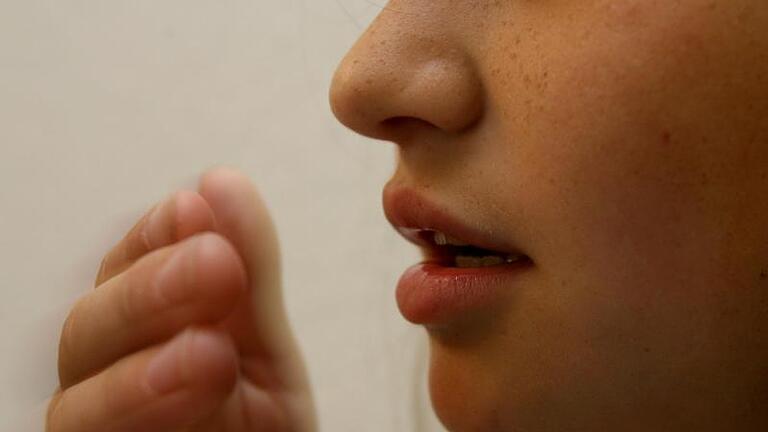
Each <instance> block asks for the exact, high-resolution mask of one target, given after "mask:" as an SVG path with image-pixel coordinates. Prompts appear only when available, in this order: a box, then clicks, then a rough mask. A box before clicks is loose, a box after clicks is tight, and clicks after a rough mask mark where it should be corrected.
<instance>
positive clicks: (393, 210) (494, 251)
mask: <svg viewBox="0 0 768 432" xmlns="http://www.w3.org/2000/svg"><path fill="white" fill-rule="evenodd" d="M384 212H385V214H386V217H387V220H389V222H390V224H392V226H393V227H394V228H395V229H396V230H397V232H398V233H400V235H402V236H403V237H404V238H405V239H407V240H408V241H410V242H411V243H413V244H415V245H416V246H418V247H419V248H420V249H421V252H422V255H423V257H424V261H422V262H421V263H418V264H416V265H414V266H412V267H410V268H408V269H407V270H406V271H405V273H403V275H402V276H401V277H400V280H399V281H398V285H397V290H396V297H397V303H398V307H399V308H400V312H401V313H402V314H403V316H404V317H405V318H406V319H407V320H408V321H410V322H412V323H414V324H423V325H425V326H426V327H427V328H428V329H432V330H434V329H437V328H445V326H446V325H449V324H451V323H454V324H456V323H460V322H465V323H466V322H467V321H466V320H465V319H464V318H467V317H470V316H484V317H489V316H494V314H495V313H494V312H493V310H494V309H495V308H499V307H501V306H503V305H504V304H505V302H506V301H505V299H506V298H507V296H508V295H509V293H510V292H511V291H512V290H514V289H516V288H522V286H523V285H524V284H526V283H527V282H525V280H526V278H525V276H526V275H527V274H528V273H529V270H530V269H531V268H532V267H533V260H532V259H531V258H530V257H529V256H528V255H526V254H525V253H523V252H522V251H521V250H520V249H519V248H518V247H517V246H516V245H514V244H512V243H511V242H509V241H508V240H506V239H504V238H503V237H502V236H499V235H495V234H494V232H495V231H494V230H493V229H491V228H488V227H482V228H478V227H475V228H473V227H471V225H470V224H467V223H464V222H463V221H461V220H460V219H459V218H457V217H455V216H453V215H452V214H451V213H449V212H448V211H446V210H444V209H442V208H440V207H438V206H436V205H434V204H432V203H430V202H429V201H427V200H426V199H425V198H423V197H422V196H421V195H419V194H417V193H416V192H415V191H413V190H411V189H406V188H402V187H395V186H387V187H386V188H385V189H384ZM478 312H479V313H480V315H477V313H478Z"/></svg>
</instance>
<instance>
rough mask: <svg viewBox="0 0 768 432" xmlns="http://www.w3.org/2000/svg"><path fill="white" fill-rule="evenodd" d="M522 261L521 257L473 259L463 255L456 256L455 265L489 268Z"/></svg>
mask: <svg viewBox="0 0 768 432" xmlns="http://www.w3.org/2000/svg"><path fill="white" fill-rule="evenodd" d="M521 259H523V257H522V256H508V257H500V256H497V255H491V256H484V257H474V256H465V255H456V258H455V265H456V267H461V268H466V267H490V266H495V265H500V264H505V263H513V262H515V261H520V260H521Z"/></svg>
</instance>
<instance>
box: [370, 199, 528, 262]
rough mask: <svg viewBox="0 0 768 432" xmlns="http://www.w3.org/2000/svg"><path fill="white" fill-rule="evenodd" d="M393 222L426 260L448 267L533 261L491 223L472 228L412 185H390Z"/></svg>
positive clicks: (387, 211)
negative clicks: (422, 194) (426, 197)
mask: <svg viewBox="0 0 768 432" xmlns="http://www.w3.org/2000/svg"><path fill="white" fill-rule="evenodd" d="M383 202H384V213H385V216H386V217H387V220H388V221H389V223H390V224H391V225H392V226H393V227H394V228H395V230H396V231H397V232H398V233H399V234H400V235H401V236H403V237H404V238H405V239H406V240H408V241H409V242H411V243H413V244H414V245H416V246H418V247H419V249H421V252H422V256H423V257H424V260H425V261H424V262H426V263H432V264H438V265H441V266H445V267H457V268H470V267H493V266H503V265H509V264H515V263H519V262H520V261H531V258H530V257H529V256H527V255H526V254H525V253H523V252H522V251H521V250H520V248H519V247H518V246H517V245H515V244H512V243H511V242H509V241H506V240H504V239H503V238H502V237H501V236H499V235H495V234H494V231H495V230H493V229H492V228H490V227H478V228H471V227H470V224H467V223H464V222H462V221H460V220H459V219H458V218H456V217H454V216H453V215H451V214H450V213H449V212H448V211H446V210H443V209H441V208H439V207H437V206H435V205H433V204H432V203H430V202H429V201H427V200H426V199H425V198H423V197H422V196H421V195H419V194H417V193H416V192H414V191H413V190H411V189H405V188H398V187H393V186H388V187H386V188H385V189H384V195H383Z"/></svg>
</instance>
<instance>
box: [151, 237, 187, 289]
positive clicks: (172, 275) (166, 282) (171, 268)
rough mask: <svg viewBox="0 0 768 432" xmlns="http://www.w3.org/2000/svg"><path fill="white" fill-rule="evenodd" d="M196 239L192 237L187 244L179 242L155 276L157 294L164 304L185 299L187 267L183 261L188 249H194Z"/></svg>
mask: <svg viewBox="0 0 768 432" xmlns="http://www.w3.org/2000/svg"><path fill="white" fill-rule="evenodd" d="M195 243H197V239H192V240H190V241H189V244H179V245H177V247H176V250H174V251H173V252H172V253H171V256H169V257H168V258H167V260H166V262H165V263H164V264H163V266H162V267H161V268H160V270H159V271H158V272H157V275H156V276H155V288H156V289H157V291H158V294H159V296H160V297H161V298H162V299H163V300H165V302H166V304H174V303H179V302H182V301H184V300H185V298H184V297H185V292H186V280H187V279H186V277H185V276H186V275H185V274H184V272H185V271H187V269H185V268H184V261H185V260H186V258H187V254H188V253H189V251H191V250H194V249H195Z"/></svg>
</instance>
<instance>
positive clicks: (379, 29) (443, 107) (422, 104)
mask: <svg viewBox="0 0 768 432" xmlns="http://www.w3.org/2000/svg"><path fill="white" fill-rule="evenodd" d="M374 27H375V28H374ZM329 99H330V105H331V109H332V111H333V113H334V115H335V116H336V118H337V119H338V120H339V121H340V122H341V123H343V124H344V125H345V126H347V127H349V128H350V129H352V130H354V131H356V132H358V133H360V134H362V135H366V136H368V137H371V138H375V139H382V140H387V141H398V140H399V139H401V138H402V137H403V136H404V133H405V131H406V130H412V128H414V127H419V128H437V129H440V130H442V131H443V132H449V133H458V132H460V131H462V130H465V129H467V128H469V127H470V126H472V125H473V124H474V123H476V121H477V120H478V118H480V117H481V116H482V109H483V94H482V86H481V84H480V80H479V79H478V76H477V72H476V70H475V66H474V64H473V62H471V61H470V60H469V58H468V57H467V56H466V55H465V53H464V52H463V51H461V50H460V49H458V48H457V47H456V46H451V43H450V41H449V40H448V39H447V38H441V37H434V38H425V37H424V35H423V34H422V35H419V34H416V33H412V32H406V31H404V30H402V29H396V26H395V25H388V24H387V23H386V22H382V21H374V23H373V24H372V26H371V28H369V29H368V30H367V31H366V33H365V34H364V35H363V36H362V37H361V38H360V39H359V40H358V41H357V43H356V44H355V45H354V46H353V47H352V49H351V50H350V51H349V52H348V53H347V55H346V56H345V57H344V59H343V60H342V61H341V63H340V64H339V66H338V68H337V69H336V73H335V74H334V76H333V80H332V83H331V88H330V94H329Z"/></svg>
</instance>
